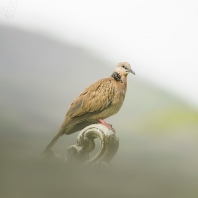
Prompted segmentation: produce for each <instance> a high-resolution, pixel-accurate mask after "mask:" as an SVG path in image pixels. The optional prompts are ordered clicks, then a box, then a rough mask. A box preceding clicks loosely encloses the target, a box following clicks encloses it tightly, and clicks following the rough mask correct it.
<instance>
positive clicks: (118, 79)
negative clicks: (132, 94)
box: [111, 72, 123, 83]
mask: <svg viewBox="0 0 198 198" xmlns="http://www.w3.org/2000/svg"><path fill="white" fill-rule="evenodd" d="M111 76H112V77H113V78H114V79H115V80H116V81H118V82H121V83H123V82H122V79H121V76H120V74H118V73H117V72H113V74H112V75H111Z"/></svg>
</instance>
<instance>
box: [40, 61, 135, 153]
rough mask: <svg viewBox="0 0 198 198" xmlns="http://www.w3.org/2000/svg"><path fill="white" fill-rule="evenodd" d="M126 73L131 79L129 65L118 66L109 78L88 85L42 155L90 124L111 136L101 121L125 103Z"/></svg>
mask: <svg viewBox="0 0 198 198" xmlns="http://www.w3.org/2000/svg"><path fill="white" fill-rule="evenodd" d="M129 73H132V74H134V75H135V72H134V71H133V70H132V69H131V65H130V64H129V63H128V62H120V63H118V65H117V66H116V68H115V70H114V72H113V74H112V75H111V76H109V77H108V78H103V79H100V80H98V81H97V82H95V83H93V84H91V85H90V86H88V87H87V88H86V89H85V90H84V91H83V92H82V93H81V94H80V95H79V96H77V97H76V98H75V99H74V100H73V102H72V103H71V104H70V106H69V109H68V111H67V113H66V115H65V118H64V121H63V123H62V125H61V127H60V129H59V131H58V132H57V134H56V136H55V137H54V138H53V139H52V141H51V142H50V143H49V144H48V145H47V147H46V149H45V150H44V151H43V153H47V152H48V151H50V150H51V148H52V147H53V146H54V145H55V143H56V142H57V140H58V139H59V138H60V137H61V136H62V135H64V134H66V135H69V134H72V133H75V132H77V131H80V130H82V129H83V128H85V127H86V126H88V125H90V124H95V123H101V124H102V125H104V126H106V127H107V128H108V129H110V130H112V131H113V132H115V129H114V128H113V127H112V125H111V124H108V123H106V122H105V121H104V119H106V118H108V117H110V116H112V115H115V114H116V113H117V112H118V111H119V110H120V108H121V106H122V104H123V102H124V99H125V94H126V90H127V75H128V74H129Z"/></svg>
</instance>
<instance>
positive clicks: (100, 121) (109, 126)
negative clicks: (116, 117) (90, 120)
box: [97, 119, 115, 132]
mask: <svg viewBox="0 0 198 198" xmlns="http://www.w3.org/2000/svg"><path fill="white" fill-rule="evenodd" d="M97 120H98V122H99V123H101V124H102V125H104V126H106V127H107V128H108V129H109V130H111V131H113V132H115V129H114V128H113V127H112V125H111V124H108V123H106V122H105V121H104V120H102V119H97Z"/></svg>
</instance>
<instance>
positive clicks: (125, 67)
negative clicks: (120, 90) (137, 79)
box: [115, 62, 135, 76]
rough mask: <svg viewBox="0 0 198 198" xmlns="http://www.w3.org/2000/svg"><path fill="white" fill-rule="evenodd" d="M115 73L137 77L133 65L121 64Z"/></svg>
mask: <svg viewBox="0 0 198 198" xmlns="http://www.w3.org/2000/svg"><path fill="white" fill-rule="evenodd" d="M115 72H117V73H119V74H120V75H121V76H122V75H124V76H127V75H128V74H129V73H132V74H134V75H135V72H134V71H133V70H132V69H131V65H130V64H129V63H127V62H120V63H118V65H117V66H116V68H115Z"/></svg>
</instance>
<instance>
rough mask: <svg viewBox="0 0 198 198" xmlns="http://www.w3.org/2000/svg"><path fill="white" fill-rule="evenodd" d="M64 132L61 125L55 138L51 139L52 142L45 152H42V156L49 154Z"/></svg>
mask: <svg viewBox="0 0 198 198" xmlns="http://www.w3.org/2000/svg"><path fill="white" fill-rule="evenodd" d="M64 132H65V129H64V127H63V125H62V126H61V128H60V129H59V131H58V133H57V134H56V136H55V137H54V138H53V139H52V141H51V142H50V143H49V144H48V145H47V147H46V148H45V150H44V151H43V152H42V156H46V155H47V154H48V153H49V152H50V150H51V148H52V147H53V146H54V145H55V144H56V142H57V141H58V139H59V138H60V137H61V136H62V135H63V134H64Z"/></svg>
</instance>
